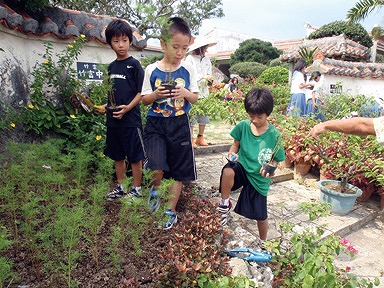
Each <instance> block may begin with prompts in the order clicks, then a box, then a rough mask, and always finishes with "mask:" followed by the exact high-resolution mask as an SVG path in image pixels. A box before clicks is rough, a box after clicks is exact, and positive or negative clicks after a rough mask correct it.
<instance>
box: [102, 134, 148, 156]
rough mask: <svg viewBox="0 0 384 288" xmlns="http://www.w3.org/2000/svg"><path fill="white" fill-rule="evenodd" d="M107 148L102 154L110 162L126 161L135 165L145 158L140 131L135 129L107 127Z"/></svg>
mask: <svg viewBox="0 0 384 288" xmlns="http://www.w3.org/2000/svg"><path fill="white" fill-rule="evenodd" d="M106 144H107V147H106V148H105V150H104V154H105V155H106V156H108V157H109V158H111V159H112V160H115V161H119V160H125V159H127V161H128V162H130V163H136V162H139V161H141V160H144V158H145V150H144V141H143V137H142V133H141V129H140V128H137V127H107V139H106Z"/></svg>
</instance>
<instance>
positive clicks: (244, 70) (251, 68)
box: [229, 62, 267, 78]
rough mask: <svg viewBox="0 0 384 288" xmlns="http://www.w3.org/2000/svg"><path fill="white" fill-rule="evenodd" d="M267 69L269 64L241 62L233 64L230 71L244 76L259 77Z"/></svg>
mask: <svg viewBox="0 0 384 288" xmlns="http://www.w3.org/2000/svg"><path fill="white" fill-rule="evenodd" d="M265 69H267V66H265V65H264V64H261V63H258V62H241V63H236V64H234V65H233V66H231V67H230V68H229V72H230V73H231V74H237V75H239V76H240V77H242V78H248V77H250V76H254V77H258V76H259V75H260V74H261V73H262V72H263V71H264V70H265Z"/></svg>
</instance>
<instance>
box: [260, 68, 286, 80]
mask: <svg viewBox="0 0 384 288" xmlns="http://www.w3.org/2000/svg"><path fill="white" fill-rule="evenodd" d="M288 78H289V71H288V69H286V68H284V67H280V66H276V67H271V68H267V69H266V70H264V71H263V73H261V75H260V76H259V77H258V78H257V81H258V82H259V83H263V84H273V83H274V84H288Z"/></svg>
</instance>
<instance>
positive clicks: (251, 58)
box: [229, 39, 281, 66]
mask: <svg viewBox="0 0 384 288" xmlns="http://www.w3.org/2000/svg"><path fill="white" fill-rule="evenodd" d="M280 54H281V52H280V51H279V50H278V49H276V48H275V47H273V46H272V44H271V43H270V42H265V41H262V40H259V39H248V40H245V41H243V42H241V43H240V45H239V48H238V49H237V50H236V51H235V53H233V54H232V55H231V60H230V61H229V64H230V65H231V66H232V65H234V64H236V63H240V62H258V63H262V64H268V62H269V61H271V60H272V59H276V58H278V57H279V56H280Z"/></svg>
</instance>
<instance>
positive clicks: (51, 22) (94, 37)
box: [0, 3, 147, 50]
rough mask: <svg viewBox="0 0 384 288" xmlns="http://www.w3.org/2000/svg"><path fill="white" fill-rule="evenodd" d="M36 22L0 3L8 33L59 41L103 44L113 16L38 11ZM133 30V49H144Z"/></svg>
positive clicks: (142, 43)
mask: <svg viewBox="0 0 384 288" xmlns="http://www.w3.org/2000/svg"><path fill="white" fill-rule="evenodd" d="M40 16H41V17H39V18H38V19H39V21H38V20H36V19H34V18H32V17H31V16H29V15H26V14H24V13H21V14H19V13H17V12H15V11H14V10H12V9H11V8H10V7H9V6H7V5H5V4H3V3H0V24H2V25H3V26H5V27H6V28H8V29H10V30H15V31H19V32H20V33H23V34H27V35H35V36H38V37H46V36H54V37H56V38H58V39H71V38H74V37H77V36H79V35H80V34H84V35H85V36H86V37H87V40H88V41H96V42H99V43H103V44H106V41H105V35H104V30H105V28H106V27H107V25H108V23H109V22H110V21H112V20H113V19H116V18H113V17H109V16H101V15H94V14H91V13H85V12H81V11H74V10H69V9H61V8H58V7H54V8H49V9H46V10H44V11H43V12H41V15H40ZM131 27H132V29H133V31H134V32H133V40H132V46H133V47H135V48H136V49H138V50H142V49H144V48H145V47H146V46H147V41H146V39H143V38H142V37H141V35H140V34H139V32H138V30H137V29H136V28H135V27H133V26H131Z"/></svg>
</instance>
